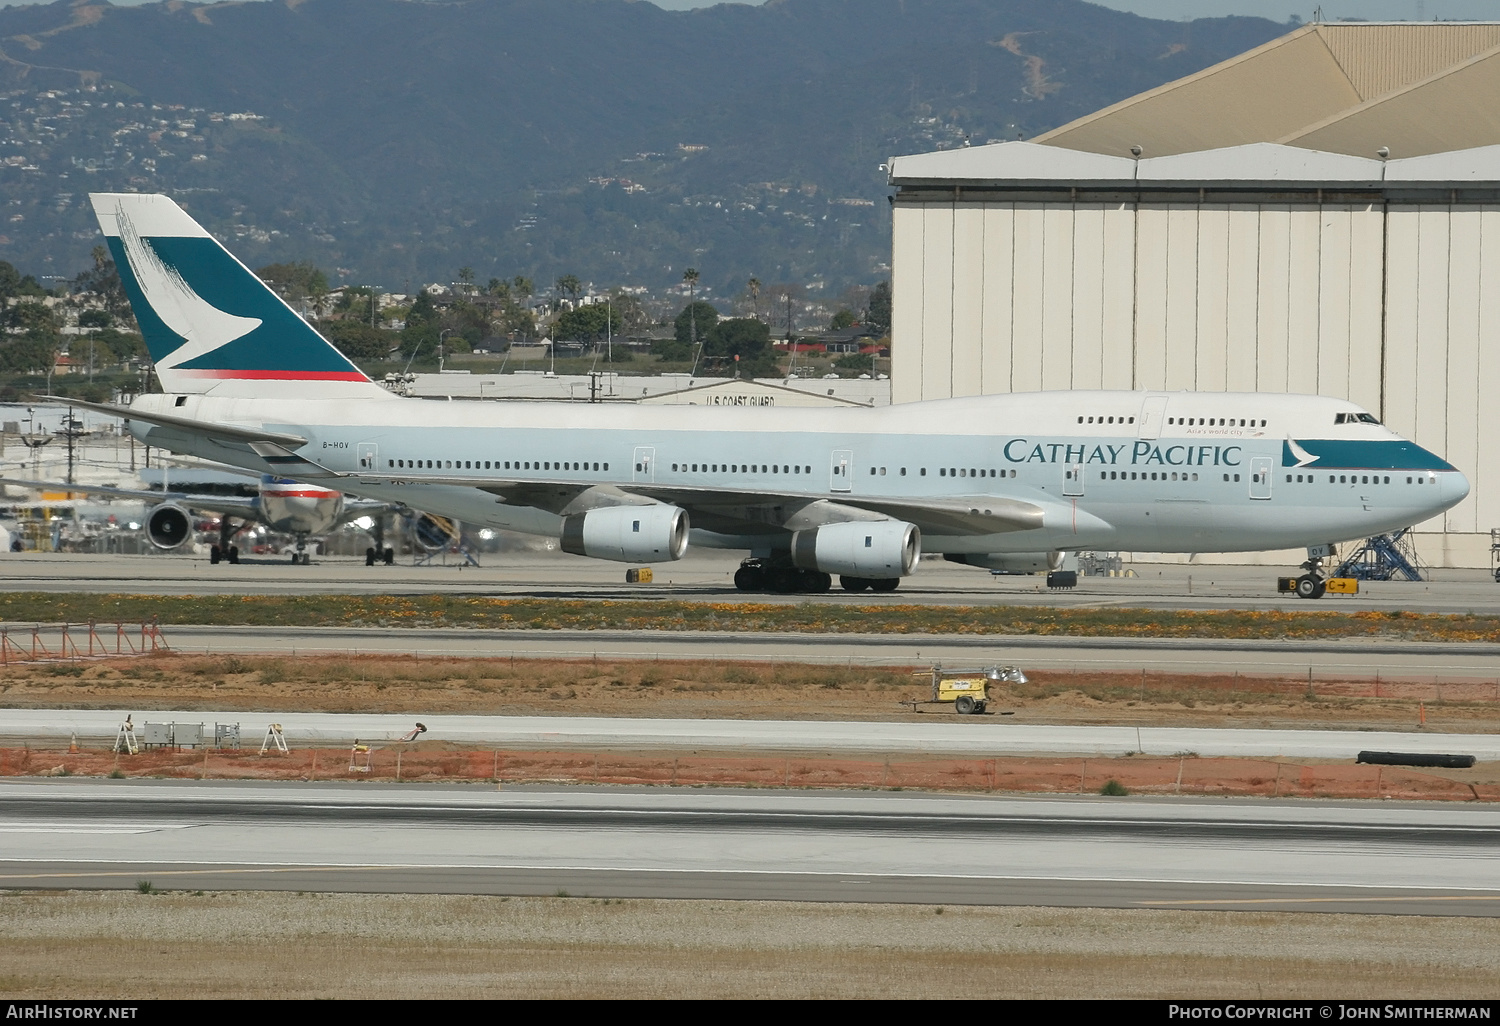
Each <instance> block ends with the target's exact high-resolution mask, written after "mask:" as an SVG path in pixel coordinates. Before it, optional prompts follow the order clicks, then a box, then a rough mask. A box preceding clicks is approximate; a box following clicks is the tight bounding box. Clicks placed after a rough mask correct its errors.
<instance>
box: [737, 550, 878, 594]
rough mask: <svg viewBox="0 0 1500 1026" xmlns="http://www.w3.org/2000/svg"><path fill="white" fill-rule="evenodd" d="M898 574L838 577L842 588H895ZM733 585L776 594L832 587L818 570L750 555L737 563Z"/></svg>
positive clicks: (875, 589)
mask: <svg viewBox="0 0 1500 1026" xmlns="http://www.w3.org/2000/svg"><path fill="white" fill-rule="evenodd" d="M900 583H901V578H899V577H884V578H873V579H872V578H869V577H850V576H848V575H847V574H845V575H841V576H840V577H839V585H840V586H841V587H842V588H843V589H844V590H845V591H864V590H865V589H866V588H868V589H870V590H871V591H895V590H896V588H897V586H898V585H900ZM734 586H735V587H736V588H738V589H739V590H740V591H770V592H775V593H776V594H778V595H795V594H797V593H798V592H803V593H807V594H821V593H822V592H825V591H828V590H829V589H831V588H832V587H833V577H832V576H830V575H829V574H825V573H824V572H823V571H821V570H803V569H802V568H801V567H797V566H793V565H792V563H791V561H790V560H786V559H779V560H778V559H775V558H766V557H761V556H752V557H751V558H750V559H747V560H745V561H744V562H743V563H741V564H740V568H739V569H738V570H736V571H735V572H734Z"/></svg>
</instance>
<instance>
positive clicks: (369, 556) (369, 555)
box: [365, 545, 375, 566]
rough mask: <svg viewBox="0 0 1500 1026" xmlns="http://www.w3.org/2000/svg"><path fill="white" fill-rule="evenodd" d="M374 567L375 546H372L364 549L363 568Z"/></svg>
mask: <svg viewBox="0 0 1500 1026" xmlns="http://www.w3.org/2000/svg"><path fill="white" fill-rule="evenodd" d="M374 565H375V546H373V545H372V546H370V547H369V548H368V549H365V566H374Z"/></svg>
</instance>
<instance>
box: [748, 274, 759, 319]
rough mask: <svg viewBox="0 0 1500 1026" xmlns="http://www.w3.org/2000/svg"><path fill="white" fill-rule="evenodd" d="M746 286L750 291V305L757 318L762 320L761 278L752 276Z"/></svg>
mask: <svg viewBox="0 0 1500 1026" xmlns="http://www.w3.org/2000/svg"><path fill="white" fill-rule="evenodd" d="M745 288H746V289H747V290H748V291H749V293H750V307H751V309H752V310H753V311H754V312H755V319H756V320H760V279H759V278H751V279H750V282H749V284H747V285H746V286H745Z"/></svg>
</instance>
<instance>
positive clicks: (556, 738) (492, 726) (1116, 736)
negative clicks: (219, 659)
mask: <svg viewBox="0 0 1500 1026" xmlns="http://www.w3.org/2000/svg"><path fill="white" fill-rule="evenodd" d="M134 717H135V718H134V722H135V725H136V731H137V736H138V737H139V736H141V731H142V726H141V725H142V723H144V722H145V721H146V720H150V721H152V722H156V723H167V722H178V723H203V724H206V725H207V729H206V730H205V734H206V735H207V736H209V737H212V736H213V732H212V725H213V724H214V723H216V722H218V723H239V724H241V726H242V732H241V737H242V739H243V743H244V744H245V745H246V746H253V745H255V744H256V743H257V742H258V741H259V740H260V739H261V738H262V737H263V736H264V733H265V729H266V724H269V723H280V724H281V725H282V727H283V728H284V730H285V733H286V737H287V740H288V742H289V743H291V744H293V745H295V746H298V747H308V746H310V745H312V746H316V745H348V744H349V743H350V742H351V740H352V739H354V738H358V739H360V740H362V741H369V742H383V741H395V740H396V739H397V738H399V737H401V736H402V735H403V734H405V733H406V732H407V731H409V730H411V729H412V727H413V726H414V724H415V721H416V718H415V717H413V716H411V715H409V714H408V715H394V714H380V713H321V712H318V713H306V712H275V711H272V712H255V713H247V712H223V713H213V712H204V711H203V710H197V711H191V710H176V711H174V710H160V711H156V710H153V711H151V712H137V713H135V714H134ZM123 718H124V714H123V713H122V712H119V711H113V710H97V709H0V740H4V741H9V742H10V743H19V742H22V741H50V742H51V743H54V744H58V743H65V742H67V741H68V740H69V739H70V738H71V737H73V736H75V735H76V736H77V738H78V739H79V741H80V742H81V743H83V744H85V745H87V746H91V747H101V746H108V745H109V744H110V743H111V742H113V740H114V738H115V735H116V733H117V731H118V728H119V724H120V721H121V720H122V719H123ZM421 721H422V723H423V724H424V725H425V726H426V727H427V733H425V734H423V735H422V740H423V741H452V742H457V743H461V744H469V745H483V746H487V747H495V748H515V749H527V750H541V751H561V750H566V749H582V750H587V751H651V752H657V751H684V752H687V751H692V752H699V751H710V752H713V751H716V752H729V753H734V752H803V753H811V752H842V753H855V752H859V753H880V754H892V755H897V754H945V755H971V756H981V757H997V756H1004V755H1023V754H1049V755H1084V756H1101V757H1108V756H1119V755H1123V754H1126V753H1128V752H1140V753H1142V754H1145V755H1154V756H1171V755H1177V754H1179V753H1181V752H1196V753H1197V754H1198V755H1200V756H1203V757H1205V758H1208V757H1228V758H1241V759H1347V760H1350V761H1352V760H1353V759H1354V758H1355V757H1356V756H1357V755H1358V754H1359V753H1360V752H1361V751H1366V750H1373V751H1394V752H1424V753H1433V754H1458V755H1472V756H1474V757H1475V758H1476V759H1478V760H1480V761H1483V762H1491V761H1496V760H1500V734H1445V733H1436V732H1424V733H1416V732H1402V731H1373V730H1234V729H1222V728H1212V727H1123V726H1122V727H1114V726H1053V725H1041V724H1036V725H1033V724H1019V723H1013V722H1010V721H1009V720H1007V719H1006V718H1005V717H1001V716H965V717H959V716H954V715H951V714H947V715H942V716H933V717H932V719H931V721H928V722H921V723H915V722H902V723H882V722H872V721H851V720H717V719H697V720H686V719H684V720H672V719H646V718H639V719H637V718H630V717H604V716H456V715H436V716H428V715H425V714H424V715H422V717H421Z"/></svg>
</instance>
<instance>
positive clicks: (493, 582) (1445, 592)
mask: <svg viewBox="0 0 1500 1026" xmlns="http://www.w3.org/2000/svg"><path fill="white" fill-rule="evenodd" d="M451 559H452V557H450V560H451ZM739 559H740V554H739V553H726V552H716V551H713V550H701V549H695V550H691V551H690V552H689V553H688V555H687V557H686V558H684V559H682V560H680V561H678V562H675V563H665V564H658V565H656V566H654V567H653V571H654V578H655V579H654V581H653V583H651V584H645V585H631V584H626V583H625V570H626V567H625V566H624V565H623V564H620V563H611V562H608V561H606V560H598V559H586V558H584V557H581V556H570V555H567V554H564V553H560V552H506V553H492V554H486V555H484V556H482V557H481V560H482V563H483V565H482V566H479V567H472V566H463V565H462V563H461V561H450V562H449V563H447V564H446V565H444V564H441V563H439V564H437V565H430V566H412V565H411V561H410V557H404V558H403V561H402V562H401V563H400V564H398V565H396V566H374V567H367V566H365V565H364V560H363V559H362V558H360V559H352V558H348V557H320V558H318V559H316V560H315V561H314V562H313V564H312V565H311V566H305V567H304V566H292V565H290V563H289V562H288V561H286V560H283V559H276V558H273V557H270V556H267V557H246V560H245V561H244V562H241V563H240V564H238V565H233V566H231V565H230V564H228V563H220V564H218V565H217V566H215V565H211V564H210V563H209V561H208V559H207V558H206V557H202V556H199V557H192V556H181V555H140V556H133V555H75V554H66V553H4V554H0V591H45V592H91V593H101V592H128V593H131V594H156V595H185V594H197V595H202V594H229V595H298V594H327V593H338V594H363V595H371V594H380V595H387V594H389V595H421V594H458V595H463V594H478V595H491V596H500V597H536V598H590V599H604V598H634V599H650V598H663V599H674V600H678V601H703V602H723V601H726V600H731V601H738V600H747V599H749V600H753V601H757V602H788V603H797V602H840V603H848V602H852V603H857V604H861V605H902V604H908V603H913V602H915V603H920V604H924V605H1029V606H1048V607H1058V608H1077V607H1136V608H1139V607H1145V608H1153V609H1322V610H1329V609H1338V610H1344V611H1355V610H1365V609H1380V610H1395V609H1401V610H1407V611H1410V612H1428V613H1469V612H1494V611H1497V610H1500V584H1496V583H1495V581H1494V580H1493V578H1491V577H1490V575H1489V574H1488V573H1487V572H1485V571H1483V570H1434V571H1432V572H1431V576H1432V577H1433V580H1431V581H1425V582H1421V583H1413V582H1396V581H1377V582H1366V583H1363V584H1361V586H1360V590H1361V593H1360V594H1359V595H1354V596H1343V595H1337V596H1335V595H1329V596H1326V597H1325V598H1323V599H1320V600H1318V601H1316V602H1309V601H1306V600H1302V599H1296V598H1290V597H1284V596H1278V595H1277V594H1276V578H1277V577H1279V576H1288V575H1295V574H1297V573H1300V572H1301V571H1300V570H1298V569H1297V568H1296V567H1295V566H1292V565H1287V566H1227V565H1226V566H1211V565H1202V564H1192V565H1189V564H1135V565H1133V566H1131V567H1129V569H1130V570H1131V572H1132V573H1134V574H1136V576H1134V577H1123V578H1121V577H1114V578H1112V577H1085V578H1082V579H1081V580H1080V582H1079V586H1078V587H1077V588H1076V589H1073V590H1070V591H1048V590H1047V587H1046V582H1045V580H1044V579H1043V578H1042V577H1033V576H1007V577H995V576H992V575H991V574H990V573H989V572H988V571H985V570H981V569H976V568H974V567H965V566H959V565H957V564H953V563H945V562H943V561H941V560H923V561H922V563H921V565H920V567H919V568H918V570H917V572H916V573H915V574H913V575H912V576H911V577H908V578H905V579H903V581H902V583H901V587H900V589H899V590H898V591H895V592H891V593H889V594H876V593H874V592H869V591H864V592H845V591H843V590H842V589H840V588H839V587H838V585H837V584H835V586H834V588H833V590H832V591H830V592H828V593H826V594H823V595H747V594H746V593H743V592H739V591H736V590H735V589H734V585H733V583H732V578H733V576H734V571H735V568H736V567H737V566H738V565H739Z"/></svg>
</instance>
